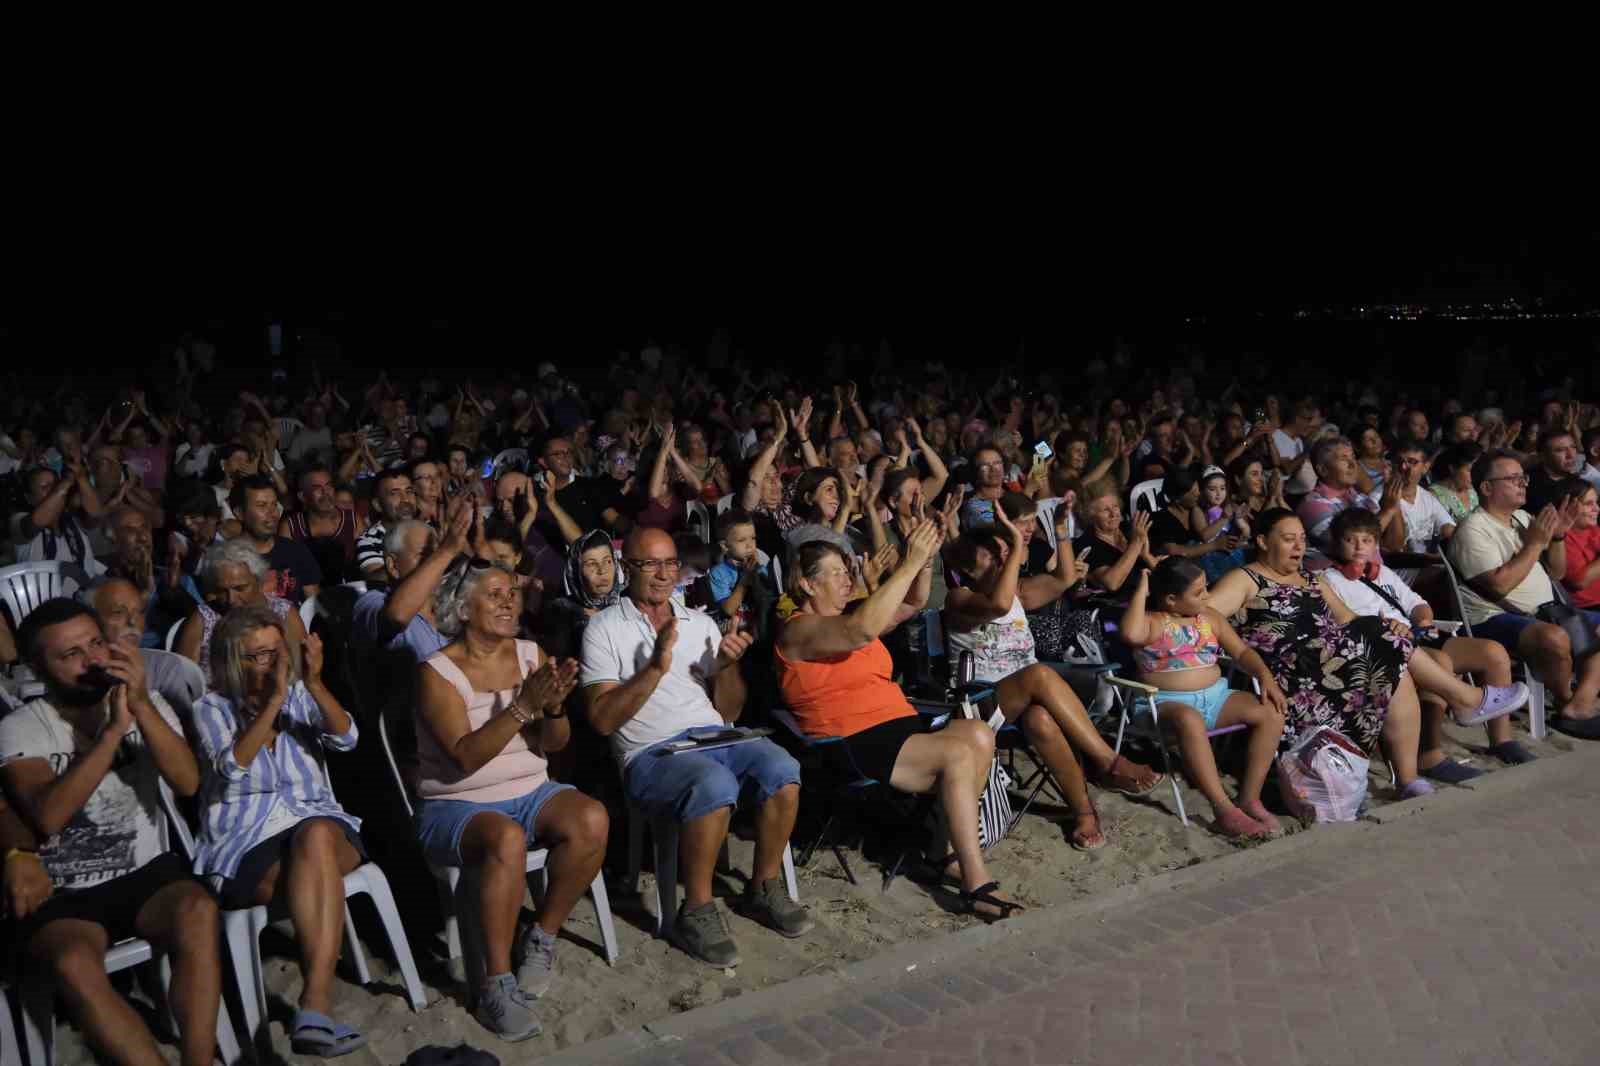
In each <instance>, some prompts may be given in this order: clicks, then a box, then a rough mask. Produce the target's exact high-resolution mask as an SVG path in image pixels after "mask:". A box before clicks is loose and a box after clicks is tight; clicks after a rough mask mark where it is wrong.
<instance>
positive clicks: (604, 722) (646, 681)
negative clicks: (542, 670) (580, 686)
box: [583, 615, 678, 737]
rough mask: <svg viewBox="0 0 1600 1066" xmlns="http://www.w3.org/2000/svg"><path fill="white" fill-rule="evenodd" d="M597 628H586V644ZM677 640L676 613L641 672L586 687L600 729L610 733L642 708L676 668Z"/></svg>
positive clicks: (658, 636) (592, 719)
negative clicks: (674, 656) (673, 666)
mask: <svg viewBox="0 0 1600 1066" xmlns="http://www.w3.org/2000/svg"><path fill="white" fill-rule="evenodd" d="M593 632H594V630H593V627H591V628H590V629H589V630H587V631H585V633H584V644H585V645H588V643H589V639H590V634H591V633H593ZM677 642H678V616H677V615H673V616H672V617H671V618H669V619H667V624H666V625H664V626H662V627H661V628H660V629H659V630H657V632H656V646H655V650H654V651H652V652H651V653H650V660H649V661H648V662H646V663H645V664H644V666H643V667H642V668H641V669H640V670H639V671H638V672H637V673H635V674H634V675H633V676H632V677H630V678H628V680H626V681H620V682H619V681H601V682H599V683H597V684H593V685H589V686H588V687H586V688H585V689H584V690H583V694H584V699H585V701H586V702H587V703H588V707H589V723H590V724H591V725H593V726H594V730H595V732H596V733H599V734H600V735H601V736H603V737H609V736H610V735H611V734H612V733H615V732H616V731H617V730H618V729H620V728H622V727H623V726H624V725H626V724H627V723H628V722H629V721H631V720H632V718H633V716H634V715H636V714H638V713H639V708H641V707H643V706H644V705H645V701H647V700H648V699H649V698H650V697H651V696H652V695H653V694H654V693H655V690H656V686H657V685H659V684H661V679H662V678H664V677H666V676H667V671H668V670H670V669H671V668H672V647H673V645H674V644H676V643H677ZM584 659H585V661H590V655H589V654H587V653H586V654H585V655H584Z"/></svg>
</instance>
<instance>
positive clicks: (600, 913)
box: [589, 873, 621, 966]
mask: <svg viewBox="0 0 1600 1066" xmlns="http://www.w3.org/2000/svg"><path fill="white" fill-rule="evenodd" d="M589 898H590V899H591V900H593V901H594V918H595V921H596V922H599V923H600V942H601V944H602V945H603V946H604V947H605V950H606V965H608V966H615V965H616V964H617V956H619V955H620V954H621V951H620V950H619V949H618V948H617V926H616V923H614V922H613V921H612V920H611V898H610V897H609V896H607V895H606V875H605V874H603V873H598V874H595V876H594V880H593V881H591V882H589Z"/></svg>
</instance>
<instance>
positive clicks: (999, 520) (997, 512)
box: [994, 503, 1023, 551]
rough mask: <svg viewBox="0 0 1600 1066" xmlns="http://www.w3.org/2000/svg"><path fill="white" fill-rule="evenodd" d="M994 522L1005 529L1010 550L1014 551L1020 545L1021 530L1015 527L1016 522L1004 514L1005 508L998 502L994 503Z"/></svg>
mask: <svg viewBox="0 0 1600 1066" xmlns="http://www.w3.org/2000/svg"><path fill="white" fill-rule="evenodd" d="M994 524H995V525H997V526H999V527H1000V528H1001V529H1003V530H1005V532H1006V533H1007V534H1008V535H1009V536H1010V537H1011V550H1012V551H1016V550H1017V549H1019V548H1021V547H1022V541H1023V536H1022V530H1020V529H1018V528H1017V524H1016V523H1015V522H1013V521H1011V519H1010V518H1009V517H1008V516H1007V515H1006V509H1005V508H1004V507H1001V506H1000V505H999V504H998V503H997V504H995V505H994Z"/></svg>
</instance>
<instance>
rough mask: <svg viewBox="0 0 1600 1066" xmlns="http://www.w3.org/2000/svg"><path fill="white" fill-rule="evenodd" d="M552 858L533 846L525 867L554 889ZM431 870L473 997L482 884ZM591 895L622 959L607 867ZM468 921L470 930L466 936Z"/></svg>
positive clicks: (392, 766) (610, 945)
mask: <svg viewBox="0 0 1600 1066" xmlns="http://www.w3.org/2000/svg"><path fill="white" fill-rule="evenodd" d="M377 715H378V737H379V739H380V740H382V741H383V756H384V758H385V759H386V760H388V763H389V773H390V775H391V776H392V777H393V778H394V787H395V790H396V791H397V792H399V794H400V802H401V803H403V804H405V809H406V814H407V815H408V816H413V817H414V816H415V812H414V811H413V810H412V807H411V796H410V794H409V793H408V792H407V790H406V783H405V779H404V778H403V777H401V776H400V764H399V763H397V762H396V761H395V758H394V748H393V747H392V746H390V744H389V727H388V723H386V722H385V721H384V719H383V714H382V712H381V711H379V712H377ZM549 858H550V852H549V850H548V849H546V848H531V849H529V851H528V862H527V866H526V867H525V868H524V872H525V873H530V874H531V873H537V874H538V875H539V882H540V884H539V888H540V890H541V892H542V891H544V890H546V889H548V887H549V885H548V876H549V875H548V873H547V872H546V870H545V863H546V862H547V861H548V860H549ZM428 872H429V873H431V874H432V875H433V878H434V881H435V883H436V887H437V888H438V890H439V909H440V910H441V911H442V912H443V914H444V935H445V942H446V944H447V946H448V947H449V950H450V957H451V958H452V959H461V960H463V963H464V964H465V968H466V978H467V979H466V988H467V998H468V999H469V1000H471V999H472V998H474V996H475V994H476V991H477V981H478V979H479V977H480V976H481V975H482V974H483V972H484V958H483V947H482V936H481V935H480V933H479V922H478V920H477V906H478V897H477V885H476V883H475V879H474V878H470V877H466V876H464V871H463V870H462V868H461V867H459V866H435V865H434V864H433V863H431V862H430V863H429V864H428ZM589 898H590V899H591V900H593V901H594V916H595V921H596V922H598V923H599V925H600V939H601V941H602V945H601V946H602V947H603V949H604V951H605V956H606V964H607V965H608V966H615V965H616V964H617V956H618V954H619V952H618V950H617V928H616V926H615V925H614V924H613V923H612V920H611V900H610V897H609V896H608V895H607V894H606V878H605V873H604V871H602V872H600V873H598V874H596V875H595V878H594V880H593V881H591V882H589ZM463 925H465V935H463Z"/></svg>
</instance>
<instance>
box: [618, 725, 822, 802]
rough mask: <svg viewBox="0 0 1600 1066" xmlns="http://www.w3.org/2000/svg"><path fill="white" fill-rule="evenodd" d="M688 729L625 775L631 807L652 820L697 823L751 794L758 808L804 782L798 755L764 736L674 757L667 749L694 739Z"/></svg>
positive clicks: (643, 755) (648, 751) (655, 747)
mask: <svg viewBox="0 0 1600 1066" xmlns="http://www.w3.org/2000/svg"><path fill="white" fill-rule="evenodd" d="M690 732H691V730H687V729H686V730H684V731H683V732H682V733H679V734H677V735H676V736H671V737H668V738H667V739H666V740H662V741H658V742H657V743H655V744H652V745H650V746H649V747H648V748H645V749H644V750H643V751H641V752H639V753H638V754H637V755H635V756H634V757H633V760H632V761H631V762H629V763H628V768H627V769H626V770H625V771H624V772H623V775H622V790H623V791H624V792H626V793H627V794H628V802H630V803H634V804H637V805H638V806H639V807H640V808H642V809H643V810H644V812H645V814H646V815H647V816H648V817H652V818H672V819H673V820H675V821H679V822H688V821H693V820H694V819H696V818H699V817H701V816H702V815H707V814H710V813H711V812H712V811H715V810H720V809H721V808H723V807H733V806H736V805H737V804H738V802H739V795H740V793H741V792H744V791H745V790H746V789H748V790H750V791H751V792H752V793H753V794H754V797H755V800H756V802H757V803H765V802H766V801H767V799H768V798H770V797H771V796H772V794H773V793H774V792H776V791H778V789H780V788H783V787H784V786H785V785H798V784H799V783H800V764H799V763H797V762H795V760H794V756H793V755H790V754H789V753H788V752H786V751H784V750H783V749H782V748H780V747H778V745H776V744H774V743H773V742H772V741H770V740H768V739H766V738H765V737H762V738H761V739H760V740H752V741H749V742H747V743H744V744H732V745H730V746H728V747H726V748H712V749H711V750H710V751H685V752H679V753H677V754H671V753H668V752H665V751H663V750H661V745H663V744H667V743H670V742H672V741H674V740H681V739H683V738H684V737H686V736H688V735H689V733H690Z"/></svg>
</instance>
